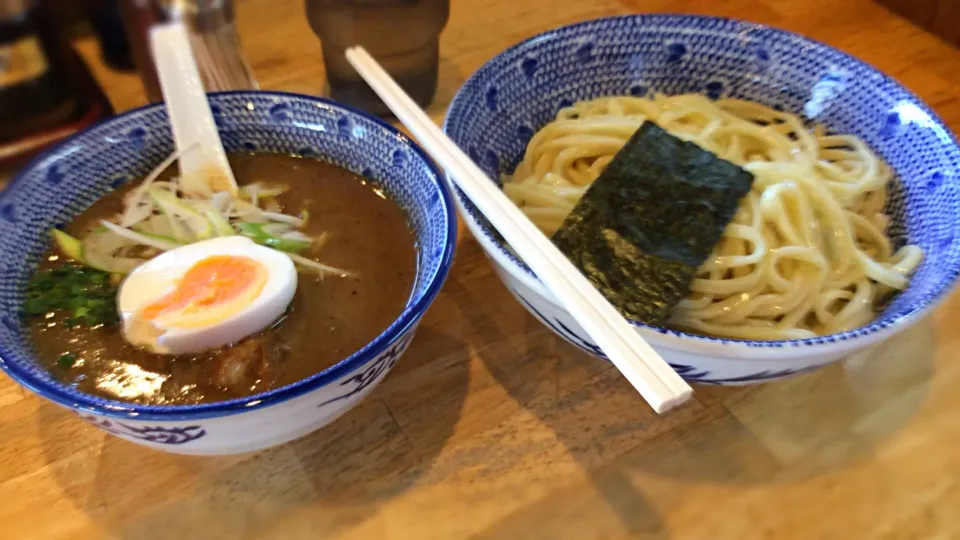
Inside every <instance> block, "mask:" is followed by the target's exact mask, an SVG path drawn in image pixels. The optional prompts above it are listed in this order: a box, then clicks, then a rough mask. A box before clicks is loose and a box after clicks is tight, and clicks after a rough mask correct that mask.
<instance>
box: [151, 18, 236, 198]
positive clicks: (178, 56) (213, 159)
mask: <svg viewBox="0 0 960 540" xmlns="http://www.w3.org/2000/svg"><path fill="white" fill-rule="evenodd" d="M150 47H151V49H152V51H153V58H154V63H155V64H156V68H157V75H158V76H159V78H160V88H161V89H162V90H163V100H164V102H165V103H166V105H167V114H168V116H169V117H170V126H171V127H172V128H173V140H174V142H175V144H176V147H177V154H178V155H179V156H180V157H179V159H180V175H181V179H180V187H181V189H183V190H184V191H185V192H188V193H191V194H197V195H201V196H209V195H211V194H212V193H213V192H217V191H227V192H229V193H232V194H236V193H237V181H236V179H235V178H234V177H233V171H232V170H231V169H230V164H229V163H228V162H227V154H226V152H224V150H223V143H221V142H220V135H219V134H218V133H217V124H216V123H215V122H214V121H213V113H211V112H210V104H209V103H208V102H207V94H206V93H205V92H204V89H203V82H202V81H201V80H200V73H199V71H198V69H197V63H196V60H195V59H194V56H193V50H192V49H191V48H190V38H189V35H188V34H187V29H186V27H185V26H184V25H183V23H182V22H172V23H167V24H162V25H158V26H156V27H154V28H153V29H152V30H151V31H150ZM188 150H189V151H188Z"/></svg>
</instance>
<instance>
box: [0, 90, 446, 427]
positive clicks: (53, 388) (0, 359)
mask: <svg viewBox="0 0 960 540" xmlns="http://www.w3.org/2000/svg"><path fill="white" fill-rule="evenodd" d="M250 94H256V95H258V96H264V95H267V96H277V97H283V98H288V99H289V98H293V99H300V100H303V101H308V102H311V103H314V104H318V105H323V106H326V107H331V108H334V109H340V110H343V111H344V112H346V113H349V114H352V115H357V116H361V117H363V118H364V119H366V120H369V121H371V122H373V123H375V124H376V125H378V126H380V127H382V128H383V129H385V130H387V131H388V132H389V133H391V134H392V135H394V136H396V137H397V139H398V140H400V141H403V142H404V144H406V145H407V146H408V147H409V148H410V149H411V150H412V151H413V152H414V153H415V154H416V155H417V156H418V157H419V158H420V159H421V160H422V161H423V162H424V164H426V166H427V167H428V169H429V170H430V172H432V173H433V176H434V182H435V183H436V186H437V189H439V190H440V194H441V196H442V199H443V205H444V209H445V210H446V213H447V241H446V244H445V245H444V247H443V258H442V260H441V262H440V265H439V266H438V267H437V271H436V273H435V274H434V275H433V276H431V277H430V278H429V279H430V280H431V281H430V284H429V285H428V287H427V290H426V291H425V292H424V293H423V295H421V297H420V298H419V299H418V300H417V301H416V302H414V303H413V304H412V305H410V304H408V305H407V306H406V307H405V308H404V310H403V312H402V313H401V314H400V315H399V316H398V317H397V318H396V319H395V320H394V321H393V322H392V323H391V324H390V326H388V327H387V328H386V329H385V330H384V331H383V332H381V333H380V334H379V335H378V336H377V337H376V338H374V339H373V340H372V341H370V342H369V343H367V344H366V345H365V346H364V347H363V348H361V349H360V350H358V351H356V352H354V353H353V354H351V355H350V356H348V357H347V358H345V359H343V360H341V361H340V362H338V363H336V364H334V365H332V366H330V367H328V368H327V369H325V370H323V371H321V372H319V373H317V374H315V375H312V376H310V377H307V378H305V379H301V380H299V381H297V382H295V383H291V384H288V385H286V386H282V387H280V388H276V389H274V390H270V391H268V392H263V393H260V394H254V395H251V396H247V397H243V398H237V399H232V400H228V401H218V402H213V403H202V404H198V405H138V404H134V403H128V402H123V401H116V400H108V399H103V398H97V397H95V396H92V395H88V394H82V393H79V392H78V394H79V399H78V396H76V395H74V394H70V393H67V392H65V391H64V388H63V387H64V386H66V385H61V384H50V383H48V382H46V381H43V380H40V379H37V378H36V377H34V376H33V375H31V374H30V373H27V372H25V371H23V370H22V369H21V368H20V366H19V365H18V363H25V362H28V360H25V359H23V358H17V357H15V356H14V355H11V354H9V352H8V351H7V350H6V348H5V347H3V346H0V369H2V370H3V371H4V372H5V373H6V374H7V375H9V376H10V377H11V378H13V379H14V380H15V381H17V382H18V383H20V384H21V385H23V386H24V387H26V388H28V389H29V390H31V391H33V392H35V393H37V394H39V395H41V396H43V397H45V398H47V399H49V400H51V401H54V402H56V403H59V404H61V405H65V406H66V407H69V408H71V409H74V410H79V411H84V412H89V413H93V414H97V415H100V416H110V417H117V418H127V419H132V420H163V421H176V420H201V419H208V418H217V417H223V416H229V415H233V414H238V413H243V412H249V411H255V410H258V409H263V408H266V407H270V406H273V405H276V404H278V403H281V402H284V401H288V400H290V399H293V398H296V397H299V396H302V395H304V394H307V393H309V392H312V391H314V390H316V389H318V388H321V387H323V386H326V385H327V384H329V383H331V382H333V381H335V380H337V379H338V378H340V377H341V376H343V375H345V374H347V373H349V372H350V371H352V370H353V369H355V368H357V367H359V366H362V365H363V364H365V363H367V362H368V361H370V360H372V359H373V358H375V357H376V356H377V355H379V354H380V353H382V352H383V351H385V350H386V349H387V348H388V347H389V346H391V345H393V344H394V343H396V342H397V341H399V338H400V336H402V335H404V334H406V332H407V331H408V330H410V329H411V327H412V326H413V325H415V324H416V323H417V321H418V320H419V319H420V318H421V317H422V316H423V313H424V312H425V311H426V310H427V308H428V307H429V306H430V304H431V303H432V302H433V300H434V298H436V296H437V294H438V293H439V292H440V288H441V287H443V283H444V282H445V281H446V278H447V275H448V274H449V272H450V267H451V266H452V264H453V255H454V252H455V251H456V246H457V211H456V206H455V205H454V202H453V196H452V195H451V193H450V190H449V188H448V186H447V184H446V181H445V180H444V175H443V173H442V172H441V171H440V169H439V168H438V167H437V166H436V164H435V163H434V162H433V160H432V159H430V157H429V156H428V155H427V153H426V152H425V151H424V150H423V149H422V148H420V146H419V145H418V144H417V143H416V142H415V141H413V140H412V139H411V138H410V137H408V136H407V135H405V134H404V133H402V132H401V131H400V130H398V129H397V128H395V127H393V126H391V125H390V124H388V123H386V122H385V121H383V120H381V119H379V118H377V117H375V116H373V115H371V114H368V113H366V112H363V111H361V110H360V109H357V108H354V107H351V106H349V105H344V104H342V103H338V102H336V101H333V100H329V99H326V98H322V97H315V96H307V95H304V94H297V93H294V92H280V91H261V90H257V91H253V90H246V91H244V90H239V91H228V92H211V93H210V94H209V95H210V96H213V97H217V96H230V95H235V96H243V95H250ZM163 106H164V104H163V103H153V104H150V105H144V106H142V107H137V108H136V109H131V110H129V111H125V112H124V113H122V114H118V115H115V116H112V117H110V118H108V119H106V120H103V121H101V122H98V123H97V124H94V125H92V126H90V127H88V128H86V129H84V130H82V131H79V132H77V133H76V134H75V135H73V136H71V137H69V138H68V139H66V140H64V141H63V142H60V143H58V144H57V145H55V146H53V147H51V148H50V149H48V150H45V151H43V152H42V153H40V154H38V155H37V156H36V157H34V158H33V159H31V160H30V162H29V163H28V164H27V165H25V166H24V167H23V168H22V169H21V172H19V173H17V175H16V176H15V177H14V179H13V180H11V181H10V183H9V184H8V188H9V187H13V186H15V185H16V184H17V183H19V182H20V181H22V180H23V177H24V176H25V173H26V171H28V170H30V169H32V168H33V167H34V166H36V165H37V164H38V163H41V162H42V161H43V160H44V159H47V158H48V157H49V156H51V155H52V154H54V153H56V152H58V151H60V150H61V149H62V148H65V147H66V146H67V145H68V144H70V142H71V141H72V140H73V139H74V138H75V137H79V136H81V135H85V134H87V133H88V132H91V131H93V130H95V129H97V128H100V127H102V126H104V125H106V124H109V123H111V122H114V121H116V120H119V119H122V118H125V117H127V116H130V115H133V114H135V113H138V112H141V111H144V110H146V109H150V108H153V107H163ZM321 159H322V156H321ZM7 193H8V192H7V191H6V190H4V191H2V192H0V202H2V201H3V200H4V199H6V198H7V197H8V195H7ZM8 358H13V359H15V361H14V362H12V363H11V362H8V361H7V359H8Z"/></svg>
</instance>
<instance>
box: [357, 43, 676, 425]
mask: <svg viewBox="0 0 960 540" xmlns="http://www.w3.org/2000/svg"><path fill="white" fill-rule="evenodd" d="M346 55H347V60H348V61H349V62H350V64H351V65H352V66H353V67H354V69H356V70H357V72H358V73H359V74H360V76H361V77H363V79H364V80H365V81H366V82H367V84H369V85H370V87H371V88H373V90H374V92H376V93H377V95H378V96H380V99H381V100H383V102H384V103H385V104H386V105H387V106H388V107H389V108H390V110H391V111H393V113H394V114H395V115H396V116H397V118H398V119H399V120H400V121H401V122H403V124H404V125H405V126H407V128H408V129H409V130H410V131H411V132H412V133H413V135H414V136H415V137H416V138H417V140H419V141H420V143H421V144H422V145H423V146H424V148H426V150H427V152H429V153H430V155H431V156H432V157H433V158H434V159H435V160H436V161H437V163H439V164H440V165H441V166H442V167H443V168H444V169H446V171H447V173H448V174H449V175H450V177H451V178H452V179H453V181H454V182H456V184H457V185H458V186H459V187H460V189H462V190H463V192H464V193H466V195H467V197H469V198H470V200H471V201H473V203H474V204H475V205H476V206H477V208H478V209H479V210H480V211H481V212H482V213H483V214H484V215H485V216H486V218H487V219H488V220H489V221H490V223H491V224H492V225H493V226H494V227H496V229H497V230H498V231H500V234H501V235H503V237H504V239H505V240H506V241H507V242H508V243H510V245H511V246H513V248H514V250H515V251H516V252H517V253H518V254H522V255H521V257H522V258H523V260H524V261H525V262H526V263H527V265H528V266H529V267H530V268H531V269H532V270H533V271H534V273H536V275H537V277H539V278H540V280H541V281H542V282H543V283H544V284H545V285H546V286H547V288H548V289H549V290H550V291H551V292H552V293H553V295H554V296H555V297H556V298H557V299H558V300H559V301H560V302H561V303H562V304H563V305H564V307H565V308H566V309H567V311H569V312H570V314H571V315H572V316H573V317H574V318H575V319H576V320H577V322H578V323H580V325H581V326H582V327H583V329H584V330H585V331H586V332H587V334H589V335H590V337H592V338H593V339H594V341H596V343H597V345H598V346H599V347H600V349H601V350H603V352H604V353H605V354H606V355H607V357H608V358H610V360H611V361H612V362H613V364H614V366H616V367H617V369H619V370H620V373H622V374H623V375H624V376H625V377H626V378H627V380H628V381H630V384H632V385H633V386H634V388H636V389H637V391H639V392H640V395H641V396H643V398H644V399H645V400H647V403H649V404H650V406H651V407H652V408H653V409H654V410H655V411H657V412H658V413H662V412H665V411H667V410H669V409H671V408H673V407H675V406H677V405H679V404H681V403H683V402H684V401H686V400H687V399H689V398H690V396H691V395H692V394H693V390H692V389H691V388H690V386H689V385H688V384H687V383H686V382H685V381H684V380H683V379H681V378H680V376H679V375H677V373H676V372H675V371H674V370H673V369H672V368H671V367H670V366H669V365H668V364H667V363H666V362H665V361H664V360H663V358H661V357H660V355H659V354H657V352H656V351H655V350H653V348H652V347H650V345H649V344H648V343H647V342H646V341H644V339H643V338H642V337H641V336H640V334H639V333H637V331H636V329H635V328H634V327H633V326H632V325H631V324H630V323H629V322H628V321H627V320H626V319H624V318H623V317H622V316H621V315H620V313H619V312H617V310H616V308H614V307H613V306H612V305H611V304H610V303H609V302H608V301H607V300H606V298H604V297H603V295H602V294H600V292H599V291H597V290H596V289H595V288H594V287H593V285H592V284H591V283H590V282H589V281H588V280H587V279H586V278H585V277H584V276H583V275H582V274H581V273H580V271H579V270H578V269H577V267H575V266H574V265H573V264H572V263H571V262H570V261H569V260H568V259H567V258H566V256H564V255H563V253H562V252H560V250H559V249H557V247H556V246H554V245H553V243H552V242H550V240H549V239H548V238H547V237H546V236H544V235H543V233H541V232H540V230H539V229H537V227H536V226H535V225H534V224H533V223H532V222H531V221H530V220H529V219H527V217H526V216H525V215H524V214H523V212H521V211H520V209H519V208H518V207H517V206H516V205H514V204H513V203H512V202H511V201H510V200H509V199H508V198H507V197H506V195H504V194H503V192H502V191H501V190H500V189H499V188H498V187H497V186H496V185H495V184H494V183H493V182H491V181H490V179H489V178H488V177H487V176H486V175H485V174H484V172H483V171H481V170H480V169H479V168H478V167H477V166H476V164H474V163H473V161H472V160H471V159H470V158H469V157H467V155H466V154H464V153H463V151H462V150H460V148H458V147H457V145H456V144H455V143H454V142H453V141H451V140H450V138H449V137H447V136H446V134H444V133H443V132H442V131H441V130H440V128H438V127H437V125H436V124H434V123H433V120H431V119H430V118H429V117H428V116H427V115H426V113H424V112H423V110H422V109H420V107H419V106H417V105H416V104H415V103H414V102H413V100H412V99H410V97H409V96H408V95H407V94H406V93H405V92H404V91H403V90H402V89H401V88H400V87H399V86H398V85H397V84H396V82H394V81H393V79H392V78H390V76H389V75H388V74H387V73H386V72H385V71H384V70H383V68H381V67H380V65H379V64H378V63H377V61H376V60H374V59H373V58H372V57H371V56H370V55H369V54H368V53H367V52H366V51H365V50H364V49H363V48H362V47H352V48H349V49H347V52H346Z"/></svg>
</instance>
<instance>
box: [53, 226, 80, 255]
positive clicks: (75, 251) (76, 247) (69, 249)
mask: <svg viewBox="0 0 960 540" xmlns="http://www.w3.org/2000/svg"><path fill="white" fill-rule="evenodd" d="M50 232H52V233H53V239H54V241H56V243H57V247H59V248H60V251H62V252H63V254H64V255H66V256H67V257H70V258H71V259H73V260H75V261H77V262H79V263H82V262H83V244H82V243H81V242H80V241H79V240H77V239H76V238H74V237H72V236H70V235H69V234H67V233H65V232H63V231H61V230H60V229H52V230H51V231H50Z"/></svg>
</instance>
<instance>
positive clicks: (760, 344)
mask: <svg viewBox="0 0 960 540" xmlns="http://www.w3.org/2000/svg"><path fill="white" fill-rule="evenodd" d="M628 19H633V20H639V21H641V22H651V23H658V22H660V23H667V22H677V21H681V20H688V21H690V20H701V21H720V22H726V23H731V24H736V25H740V26H742V27H744V29H747V28H748V27H749V28H751V29H756V30H768V31H771V32H777V33H780V34H784V35H787V36H790V37H792V38H795V39H797V40H800V41H802V42H806V43H808V44H811V45H816V46H818V47H823V48H825V49H829V50H830V51H833V52H835V53H837V54H839V55H841V56H843V57H845V58H847V59H848V60H850V61H851V62H854V63H856V64H858V65H860V66H863V68H865V69H867V70H869V71H871V72H873V73H875V74H877V75H879V76H880V77H881V78H882V79H883V82H884V83H885V84H892V85H893V86H895V87H896V88H898V89H899V90H901V91H902V92H903V93H904V94H905V96H906V97H908V98H910V99H912V100H914V101H915V102H916V104H917V105H918V107H919V108H920V109H921V110H922V111H923V112H924V113H926V114H927V115H928V116H929V117H930V119H931V120H932V121H933V124H934V125H935V126H936V127H937V128H939V129H940V130H941V131H942V132H943V133H945V134H946V135H947V136H948V137H949V138H950V141H951V142H952V143H953V146H954V147H956V148H958V149H960V143H958V141H957V137H956V135H955V134H954V133H953V131H952V130H951V129H949V128H948V127H947V126H946V124H944V122H943V120H942V119H941V118H940V116H938V115H937V114H936V112H934V111H933V110H932V109H931V108H930V106H929V105H927V103H926V102H925V101H923V100H922V99H920V97H919V96H917V95H916V94H915V93H913V92H912V91H911V90H910V89H909V88H907V87H906V86H904V85H903V84H901V83H900V82H899V81H897V80H896V79H895V78H893V77H891V76H890V75H888V74H886V73H884V72H883V71H881V70H880V69H878V68H876V67H874V66H872V65H870V64H868V63H867V62H865V61H863V60H861V59H859V58H857V57H855V56H853V55H852V54H849V53H847V52H845V51H842V50H840V49H837V48H836V47H833V46H831V45H828V44H827V43H824V42H822V41H819V40H816V39H813V38H809V37H807V36H804V35H802V34H798V33H796V32H791V31H789V30H784V29H782V28H777V27H775V26H769V25H765V24H760V23H755V22H750V21H744V20H742V19H735V18H732V17H717V16H710V15H686V14H682V13H637V14H631V15H615V16H611V17H598V18H594V19H589V20H586V21H580V22H577V23H572V24H568V25H564V26H559V27H556V28H553V29H551V30H547V31H546V32H541V33H539V34H536V35H533V36H530V37H528V38H526V39H524V40H522V41H520V42H518V43H516V44H514V45H512V46H510V47H509V48H507V49H504V50H503V51H501V52H500V53H499V54H497V55H496V56H494V57H493V58H491V59H490V60H487V61H486V62H484V64H483V65H481V66H480V67H479V68H477V70H476V71H474V72H473V74H471V75H470V76H469V77H467V79H466V80H465V81H464V82H463V84H462V85H461V86H460V89H459V90H458V91H457V93H456V94H455V95H454V96H453V99H452V100H450V105H448V106H447V110H446V114H445V117H444V121H443V131H444V133H449V132H448V129H447V128H448V126H449V123H450V118H451V114H452V113H453V112H454V108H457V107H462V105H461V104H460V102H462V101H465V100H466V99H467V98H466V96H465V91H466V89H467V87H468V86H470V85H471V83H475V82H476V80H477V79H478V78H479V77H481V76H484V75H488V74H489V75H496V73H497V71H496V70H497V69H499V68H498V67H497V64H498V63H499V62H500V61H501V59H502V58H503V57H505V56H507V55H509V54H511V53H514V52H516V51H519V50H522V49H523V48H525V47H528V46H530V45H532V44H534V43H536V42H538V41H541V40H544V39H549V38H552V37H554V36H555V35H556V34H558V33H561V32H571V31H575V30H577V29H578V28H581V27H584V26H588V25H591V24H597V23H602V22H607V21H609V22H613V21H618V20H628ZM881 157H882V156H881ZM450 183H451V185H453V183H452V182H450ZM452 191H453V192H454V195H455V196H456V197H457V199H458V200H459V201H460V203H461V204H463V205H464V208H468V206H467V204H465V203H468V202H469V201H470V199H469V198H468V197H467V196H466V195H465V194H464V193H463V192H462V191H461V190H460V188H459V187H457V186H455V185H453V190H452ZM470 204H472V203H470ZM463 214H464V218H465V219H467V220H469V221H470V222H471V224H472V225H473V226H476V227H477V228H478V229H479V230H481V231H483V234H484V235H485V236H486V237H487V240H489V241H490V242H491V243H492V244H493V245H495V246H496V248H497V250H498V255H501V256H503V257H504V258H505V260H506V261H509V263H510V264H511V266H512V267H511V268H508V270H509V271H510V272H511V273H514V274H515V273H520V274H522V275H523V276H524V277H526V278H528V279H529V280H531V281H532V283H531V284H532V285H535V286H536V287H535V288H536V289H538V292H539V293H540V295H541V296H544V298H545V299H547V300H548V301H550V302H551V303H553V304H557V301H556V300H555V299H553V297H552V295H550V294H549V291H548V290H547V289H546V286H545V285H544V284H543V282H542V281H540V278H538V277H537V275H536V274H534V273H533V271H532V270H530V268H529V267H527V265H525V264H523V263H522V262H521V261H520V259H519V258H518V257H517V256H516V255H515V254H514V253H513V252H512V251H511V250H509V249H507V247H506V246H505V245H504V244H503V243H502V242H501V241H499V240H498V239H497V238H496V235H494V234H493V232H492V231H491V229H490V227H488V226H487V225H485V224H484V223H483V222H481V221H479V220H477V219H476V216H474V215H473V211H470V210H468V211H467V212H463ZM958 277H960V267H957V268H954V269H953V270H952V272H951V273H950V275H949V276H948V277H946V278H945V279H944V280H943V285H942V286H941V287H940V288H939V289H938V290H937V291H936V292H934V293H931V294H930V295H928V298H927V300H926V302H925V303H923V304H922V305H918V306H915V307H913V308H912V309H910V310H908V311H905V312H903V313H901V314H899V315H898V316H897V317H895V318H892V319H890V320H884V321H880V322H872V323H870V324H868V325H866V326H861V327H859V328H854V329H853V330H848V331H846V332H839V333H836V334H828V335H825V336H817V337H812V338H806V339H791V340H772V341H759V340H747V339H730V338H719V337H713V336H705V335H699V334H692V333H688V332H683V331H680V330H674V329H672V328H666V327H662V326H652V325H648V324H645V323H642V322H640V321H636V320H633V319H627V320H628V321H629V322H630V324H632V325H633V326H635V327H636V328H638V329H639V330H641V331H645V332H651V333H654V334H656V335H660V336H664V337H667V338H672V339H673V340H675V341H672V344H674V346H679V347H682V344H683V342H684V341H687V340H689V341H687V342H688V343H691V342H696V343H699V344H703V345H706V344H713V345H723V346H727V347H737V348H741V350H754V351H756V350H760V349H767V350H769V349H779V348H785V347H814V346H819V345H835V344H837V343H839V342H844V341H850V340H854V339H858V338H863V337H866V336H876V337H879V336H878V335H877V334H878V333H880V332H883V331H885V330H886V331H890V330H892V329H893V328H896V327H898V326H903V325H905V323H908V322H912V321H915V320H916V319H917V318H918V317H919V316H920V315H922V314H924V313H925V312H927V311H928V310H930V309H932V308H933V307H935V306H937V305H938V304H939V303H941V302H942V301H943V300H944V299H946V298H947V296H949V294H950V293H951V292H952V291H953V290H954V289H955V288H956V287H957V285H958V282H957V278H958ZM544 293H546V294H544ZM557 305H559V304H557ZM691 344H692V343H691Z"/></svg>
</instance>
